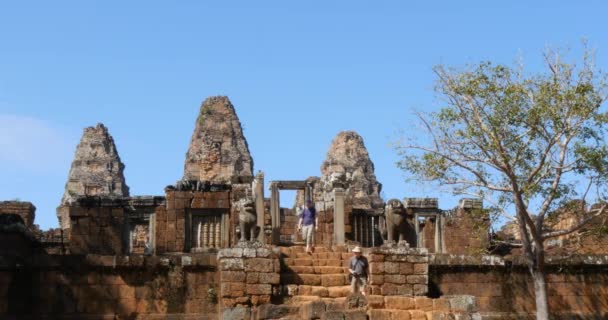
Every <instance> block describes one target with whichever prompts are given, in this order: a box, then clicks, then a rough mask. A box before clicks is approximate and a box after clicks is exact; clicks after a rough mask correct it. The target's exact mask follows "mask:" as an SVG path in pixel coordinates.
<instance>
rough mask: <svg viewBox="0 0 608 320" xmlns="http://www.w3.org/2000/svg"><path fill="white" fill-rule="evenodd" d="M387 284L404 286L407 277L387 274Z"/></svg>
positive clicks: (385, 279) (385, 280)
mask: <svg viewBox="0 0 608 320" xmlns="http://www.w3.org/2000/svg"><path fill="white" fill-rule="evenodd" d="M384 282H385V283H394V284H404V283H406V276H405V275H403V274H387V275H385V276H384Z"/></svg>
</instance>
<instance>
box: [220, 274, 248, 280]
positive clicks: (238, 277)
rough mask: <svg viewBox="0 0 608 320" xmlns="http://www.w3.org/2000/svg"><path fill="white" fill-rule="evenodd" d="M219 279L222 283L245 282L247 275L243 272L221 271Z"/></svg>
mask: <svg viewBox="0 0 608 320" xmlns="http://www.w3.org/2000/svg"><path fill="white" fill-rule="evenodd" d="M220 278H221V281H222V282H245V280H246V279H247V274H246V273H245V272H243V271H222V272H220Z"/></svg>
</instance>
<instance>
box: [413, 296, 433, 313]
mask: <svg viewBox="0 0 608 320" xmlns="http://www.w3.org/2000/svg"><path fill="white" fill-rule="evenodd" d="M414 300H415V303H416V310H423V311H432V310H433V299H430V298H427V297H416V298H414Z"/></svg>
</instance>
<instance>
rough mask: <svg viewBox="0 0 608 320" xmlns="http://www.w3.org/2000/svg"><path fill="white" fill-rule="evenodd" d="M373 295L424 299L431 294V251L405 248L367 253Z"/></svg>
mask: <svg viewBox="0 0 608 320" xmlns="http://www.w3.org/2000/svg"><path fill="white" fill-rule="evenodd" d="M364 253H365V254H367V257H368V260H369V269H370V270H369V271H370V284H371V285H370V287H371V293H372V294H373V295H383V296H396V295H406V296H424V295H426V294H427V290H428V261H429V260H428V251H427V250H426V249H418V248H409V247H408V246H405V245H393V246H382V247H374V248H370V249H366V250H364Z"/></svg>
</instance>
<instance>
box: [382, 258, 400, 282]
mask: <svg viewBox="0 0 608 320" xmlns="http://www.w3.org/2000/svg"><path fill="white" fill-rule="evenodd" d="M384 272H385V273H386V274H397V273H399V263H397V262H384ZM385 281H386V280H385Z"/></svg>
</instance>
